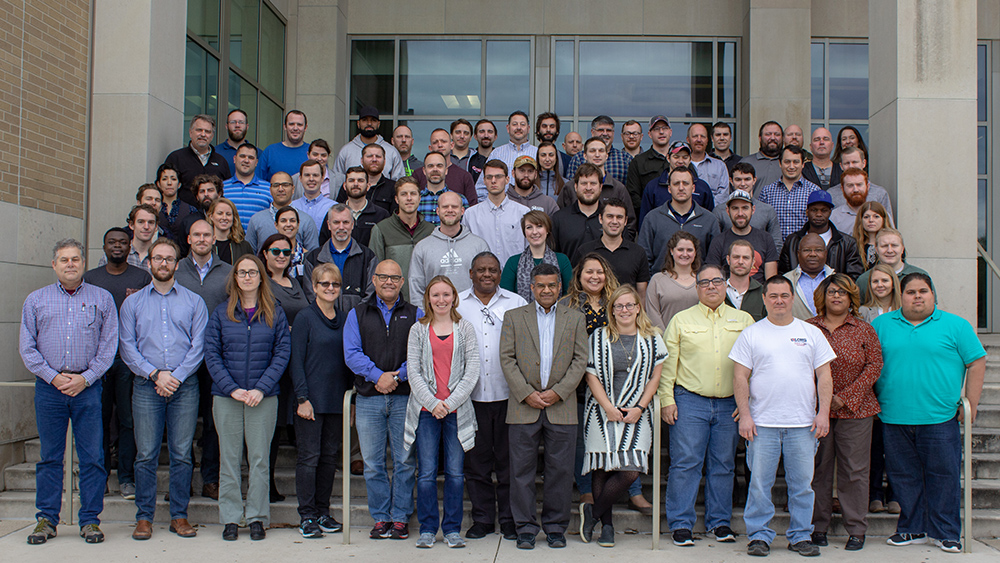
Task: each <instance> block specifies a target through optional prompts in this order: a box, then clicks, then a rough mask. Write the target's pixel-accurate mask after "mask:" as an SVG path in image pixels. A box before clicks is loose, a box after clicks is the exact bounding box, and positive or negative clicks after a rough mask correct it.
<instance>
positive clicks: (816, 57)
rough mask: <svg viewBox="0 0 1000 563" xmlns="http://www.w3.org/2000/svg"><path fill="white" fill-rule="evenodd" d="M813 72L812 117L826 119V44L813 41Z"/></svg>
mask: <svg viewBox="0 0 1000 563" xmlns="http://www.w3.org/2000/svg"><path fill="white" fill-rule="evenodd" d="M810 49H811V57H810V58H811V60H812V73H811V78H810V84H811V87H812V96H811V98H812V118H813V119H826V115H825V114H826V91H825V89H824V80H825V76H826V59H825V56H824V53H825V52H826V46H825V45H823V44H822V43H813V44H812V46H811V48H810Z"/></svg>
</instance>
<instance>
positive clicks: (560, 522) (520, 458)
mask: <svg viewBox="0 0 1000 563" xmlns="http://www.w3.org/2000/svg"><path fill="white" fill-rule="evenodd" d="M576 426H577V425H576V424H552V423H551V422H549V419H548V417H546V416H545V411H544V410H542V411H541V412H540V413H539V415H538V420H536V421H535V422H534V423H532V424H511V425H510V426H509V427H508V438H509V440H510V509H511V513H512V514H513V516H514V524H515V525H516V526H517V533H518V534H532V535H536V534H538V530H539V529H542V530H544V531H545V533H546V534H551V533H553V532H557V533H560V534H565V533H566V528H568V527H569V518H570V505H571V504H572V495H573V458H574V455H575V454H576ZM543 442H544V444H545V457H544V463H545V470H544V472H545V483H544V487H543V489H542V525H541V528H539V526H538V518H537V512H538V511H537V509H536V507H535V491H536V485H535V475H536V473H537V468H538V447H539V446H540V445H541V444H542V443H543Z"/></svg>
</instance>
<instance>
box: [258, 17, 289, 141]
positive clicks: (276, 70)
mask: <svg viewBox="0 0 1000 563" xmlns="http://www.w3.org/2000/svg"><path fill="white" fill-rule="evenodd" d="M259 64H260V78H259V81H260V86H261V87H262V88H264V89H266V90H267V91H268V92H270V93H271V95H273V96H275V97H277V98H278V99H279V100H281V101H284V99H285V24H283V23H281V20H280V19H278V16H277V15H275V13H274V12H272V11H271V8H269V7H267V6H266V5H263V6H261V17H260V63H259ZM278 124H279V125H280V124H281V123H280V120H279V123H278Z"/></svg>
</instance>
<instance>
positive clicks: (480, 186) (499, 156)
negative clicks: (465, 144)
mask: <svg viewBox="0 0 1000 563" xmlns="http://www.w3.org/2000/svg"><path fill="white" fill-rule="evenodd" d="M530 130H531V129H530V128H529V126H528V114H526V113H524V112H523V111H521V110H517V111H515V112H513V113H511V114H510V116H509V117H508V118H507V136H508V137H509V138H510V141H508V142H507V144H506V145H503V146H500V147H494V148H493V151H492V152H490V156H489V160H493V159H496V160H499V161H501V162H503V163H504V164H506V165H507V170H510V169H512V168H513V167H514V161H515V160H517V157H519V156H530V157H531V158H534V159H537V158H538V147H537V146H535V145H533V144H531V143H529V142H528V133H529V132H530ZM476 193H477V194H482V197H484V198H485V197H486V182H485V181H484V180H483V177H482V174H480V175H479V179H478V180H476Z"/></svg>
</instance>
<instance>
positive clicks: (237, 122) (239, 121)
mask: <svg viewBox="0 0 1000 563" xmlns="http://www.w3.org/2000/svg"><path fill="white" fill-rule="evenodd" d="M226 123H228V124H230V125H246V124H247V122H246V120H244V119H233V120H230V121H227V122H226Z"/></svg>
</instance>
